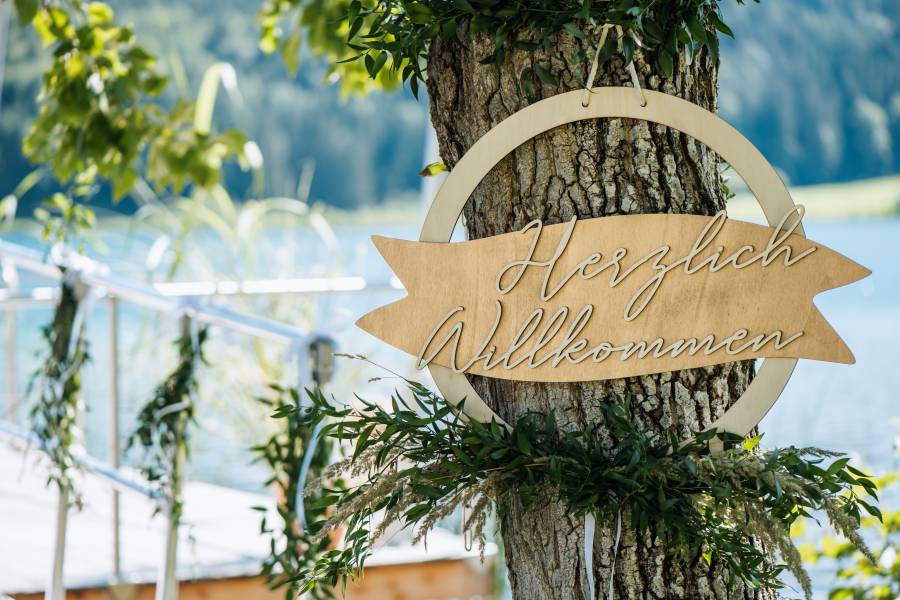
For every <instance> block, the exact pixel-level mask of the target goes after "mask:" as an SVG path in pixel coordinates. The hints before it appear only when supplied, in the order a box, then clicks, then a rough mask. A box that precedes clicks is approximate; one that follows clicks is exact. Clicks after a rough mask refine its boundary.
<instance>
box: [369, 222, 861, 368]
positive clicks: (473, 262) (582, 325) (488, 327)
mask: <svg viewBox="0 0 900 600" xmlns="http://www.w3.org/2000/svg"><path fill="white" fill-rule="evenodd" d="M802 214H803V210H802V207H798V208H797V209H796V210H795V211H793V212H791V213H789V214H788V215H786V216H785V218H784V220H783V221H782V223H781V225H780V226H779V227H765V226H761V225H754V224H751V223H746V222H742V221H733V220H730V219H727V218H726V216H725V213H724V212H722V213H719V214H718V215H716V216H715V217H703V216H691V215H668V214H658V215H636V216H615V217H602V218H594V219H585V220H578V221H576V220H574V219H573V220H572V221H570V222H568V223H560V224H557V225H549V226H541V224H540V223H539V222H534V223H531V224H529V225H528V226H527V227H525V228H524V229H523V230H522V231H519V232H515V233H508V234H504V235H499V236H495V237H490V238H485V239H481V240H474V241H469V242H461V243H424V242H411V241H405V240H398V239H391V238H384V237H377V236H376V237H375V238H373V240H374V242H375V245H376V246H377V247H378V250H379V251H380V252H381V254H382V255H383V256H384V258H385V260H387V262H388V264H390V266H391V267H392V268H393V270H394V272H395V273H396V274H397V276H398V277H399V279H400V280H401V281H402V282H403V284H404V285H405V286H406V289H407V291H408V296H407V297H405V298H403V299H402V300H399V301H397V302H394V303H393V304H389V305H387V306H384V307H382V308H379V309H377V310H375V311H372V312H370V313H369V314H367V315H365V316H364V317H362V318H361V319H360V320H359V321H358V323H357V325H359V326H360V327H361V328H362V329H364V330H366V331H368V332H369V333H371V334H372V335H374V336H376V337H378V338H380V339H382V340H384V341H385V342H387V343H389V344H391V345H392V346H395V347H397V348H399V349H401V350H404V351H406V352H408V353H410V354H412V355H413V356H416V357H417V358H418V362H417V366H418V367H420V368H421V367H424V366H427V365H428V364H436V365H441V366H445V367H449V368H451V369H452V370H453V371H455V372H457V373H461V372H466V373H473V374H478V375H486V376H489V377H497V378H501V379H515V380H521V381H545V382H550V381H554V382H566V381H591V380H601V379H614V378H621V377H629V376H635V375H645V374H650V373H661V372H665V371H675V370H680V369H686V368H693V367H700V366H705V365H713V364H718V363H725V362H731V361H734V360H743V359H753V358H761V357H783V358H810V359H816V360H824V361H832V362H840V363H852V362H853V361H854V359H853V354H852V353H851V352H850V350H849V349H848V348H847V346H846V344H844V342H843V341H842V340H841V339H840V337H838V335H837V334H836V333H835V331H834V330H833V329H832V328H831V327H830V326H829V325H828V323H827V322H826V321H825V319H824V318H823V317H822V315H821V314H820V313H819V311H818V310H817V309H816V307H815V305H814V304H813V301H812V300H813V296H815V295H816V294H818V293H819V292H821V291H824V290H828V289H831V288H835V287H839V286H842V285H846V284H848V283H851V282H854V281H856V280H859V279H861V278H863V277H865V276H867V275H868V274H869V271H868V269H866V268H864V267H862V266H860V265H858V264H857V263H855V262H853V261H852V260H850V259H848V258H846V257H844V256H842V255H840V254H838V253H837V252H834V251H833V250H830V249H828V248H826V247H824V246H822V245H821V244H817V243H816V242H814V241H811V240H808V239H806V238H804V237H802V236H800V235H795V234H794V233H793V231H794V230H795V229H796V228H797V225H798V224H799V222H800V218H801V217H802Z"/></svg>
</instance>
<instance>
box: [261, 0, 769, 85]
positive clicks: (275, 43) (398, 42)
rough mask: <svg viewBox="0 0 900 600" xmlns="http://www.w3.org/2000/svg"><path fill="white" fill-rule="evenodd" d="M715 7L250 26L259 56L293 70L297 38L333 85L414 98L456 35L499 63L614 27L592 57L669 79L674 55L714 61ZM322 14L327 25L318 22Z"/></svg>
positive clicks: (431, 8) (583, 3)
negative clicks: (487, 48) (365, 82)
mask: <svg viewBox="0 0 900 600" xmlns="http://www.w3.org/2000/svg"><path fill="white" fill-rule="evenodd" d="M736 2H737V3H738V4H744V0H736ZM754 2H757V3H758V2H759V0H754ZM718 4H719V3H718V2H717V1H716V0H681V1H679V2H659V1H658V0H616V1H611V0H516V1H515V2H511V1H504V0H340V1H339V2H328V3H326V2H323V1H322V0H277V1H276V0H265V1H264V2H263V3H262V6H261V8H260V11H259V15H258V20H259V22H260V25H261V28H262V34H261V43H260V45H261V47H262V48H263V49H264V50H266V51H267V52H274V51H275V50H276V49H277V50H280V51H281V53H282V55H283V56H284V57H285V59H286V61H287V63H288V65H289V66H291V68H292V69H296V64H297V55H298V53H299V50H300V47H301V44H302V39H303V38H304V37H306V38H307V39H310V40H312V46H313V49H314V51H316V52H318V53H319V54H325V55H327V56H329V57H330V58H336V57H342V58H341V60H337V61H336V64H335V65H334V71H336V72H337V73H339V74H341V75H342V76H344V77H347V76H348V75H349V74H351V73H352V72H359V73H361V74H362V73H365V74H366V75H368V76H369V77H371V78H372V79H379V80H381V81H384V82H396V81H398V80H399V81H402V82H404V83H405V82H409V84H410V88H411V90H412V92H413V93H414V94H415V95H416V96H418V91H419V85H420V83H422V82H425V81H426V80H427V64H428V55H429V50H430V46H431V42H432V41H434V40H435V39H436V38H438V37H443V38H444V39H453V38H455V37H456V36H457V35H458V34H462V35H466V36H468V37H470V38H471V39H474V38H475V37H476V36H478V35H482V34H483V35H490V36H491V37H492V38H493V42H494V48H493V52H492V53H491V54H489V55H488V56H486V57H484V58H483V60H482V61H481V62H482V63H483V64H501V63H502V62H503V59H504V56H505V55H506V54H507V53H508V52H509V51H510V50H513V49H515V50H524V51H526V52H533V51H536V50H540V49H545V50H547V53H548V54H550V55H552V54H553V36H555V35H556V34H558V33H562V32H566V33H568V34H570V35H572V36H574V37H575V38H578V39H579V40H581V41H582V42H589V43H590V44H592V43H594V40H591V39H590V38H591V36H592V35H593V33H594V24H608V25H615V26H617V27H619V28H620V30H621V31H622V32H623V35H622V37H621V40H617V39H614V38H613V36H610V37H609V38H608V39H607V41H606V43H605V44H604V46H603V48H600V49H599V50H600V58H601V59H602V61H606V60H607V59H609V58H610V57H611V56H612V55H613V54H615V53H616V52H617V49H618V48H619V47H620V46H621V52H622V54H623V56H624V59H625V63H626V64H627V63H629V62H631V59H632V57H633V56H634V55H635V53H636V52H637V51H638V48H643V50H644V52H645V54H646V57H647V62H648V63H649V64H652V65H654V66H655V68H656V69H657V70H658V72H659V73H660V74H662V75H663V76H665V77H671V75H672V73H673V70H674V65H675V64H677V62H678V60H679V55H680V54H681V53H684V54H685V55H686V57H687V58H688V59H691V58H693V57H694V56H696V55H697V54H698V53H699V52H700V51H701V50H706V51H707V52H708V53H709V54H710V56H711V57H712V58H713V60H717V59H718V53H719V43H718V37H717V33H719V32H720V33H723V34H725V35H727V36H729V37H733V34H732V31H731V29H730V28H729V27H728V25H726V24H725V23H724V21H723V20H722V15H721V13H720V10H719V6H718ZM323 11H327V12H326V14H327V15H328V18H320V17H319V15H320V14H321V13H322V12H323ZM297 13H299V14H297ZM572 59H573V62H574V63H575V64H586V63H587V62H588V57H587V52H586V49H585V48H581V49H577V50H575V51H574V54H573V55H572ZM548 67H549V65H548V64H547V63H544V65H541V64H538V63H535V64H534V65H533V66H529V67H526V68H525V70H523V71H522V73H520V75H519V78H520V81H522V82H523V83H528V82H530V81H531V80H533V79H535V78H536V79H538V80H540V81H542V82H544V83H546V84H548V85H552V86H557V85H558V82H557V80H556V78H555V77H554V76H553V74H552V73H551V72H550V69H549V68H548Z"/></svg>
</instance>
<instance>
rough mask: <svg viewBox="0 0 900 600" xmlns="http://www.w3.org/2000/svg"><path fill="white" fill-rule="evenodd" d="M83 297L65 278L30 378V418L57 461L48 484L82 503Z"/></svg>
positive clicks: (85, 355)
mask: <svg viewBox="0 0 900 600" xmlns="http://www.w3.org/2000/svg"><path fill="white" fill-rule="evenodd" d="M82 302H83V299H82V298H81V295H80V294H79V290H78V284H77V283H73V282H69V281H68V280H66V279H63V283H62V285H61V286H60V296H59V302H58V303H57V305H56V310H55V312H54V313H53V320H52V321H51V322H50V323H49V324H48V325H46V326H45V327H44V328H43V331H42V334H41V335H42V337H43V339H44V342H45V343H46V345H47V348H48V352H47V356H46V357H45V358H44V362H43V365H42V366H41V368H40V369H39V370H38V371H36V372H35V373H34V375H33V376H32V379H31V382H30V383H29V392H30V391H31V390H32V389H34V387H35V386H36V387H37V388H38V390H39V393H38V398H37V402H36V403H35V405H34V406H33V407H32V409H31V413H30V417H31V428H32V432H33V433H34V435H35V436H36V437H37V439H38V442H39V443H40V446H41V448H42V449H43V450H44V451H45V452H46V453H47V454H48V455H49V457H50V462H51V464H52V468H51V471H50V475H49V478H48V481H47V483H48V484H49V483H51V482H53V483H56V485H57V486H58V487H59V489H61V490H64V489H65V490H69V491H70V492H72V493H73V496H74V498H75V502H76V503H80V497H79V495H78V494H77V491H76V490H75V489H74V486H73V480H72V476H73V473H74V472H75V471H76V470H77V469H78V462H77V461H76V460H75V458H74V456H73V454H72V448H73V447H74V446H75V445H76V444H77V442H78V439H77V426H78V423H77V421H78V413H79V411H80V410H81V408H82V401H81V374H80V373H81V367H82V366H84V364H85V363H86V362H87V361H88V360H89V355H88V345H87V341H86V340H85V339H84V337H83V327H81V326H80V325H79V324H76V322H75V321H76V315H77V314H78V309H79V306H80V305H81V303H82ZM76 327H78V330H77V331H76V330H75V328H76ZM73 337H74V338H75V341H73Z"/></svg>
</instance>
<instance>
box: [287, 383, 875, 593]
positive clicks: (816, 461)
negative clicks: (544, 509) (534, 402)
mask: <svg viewBox="0 0 900 600" xmlns="http://www.w3.org/2000/svg"><path fill="white" fill-rule="evenodd" d="M407 384H408V386H409V390H410V391H411V402H410V401H407V400H406V399H405V398H404V397H403V396H402V395H400V394H399V393H396V394H395V395H394V396H393V397H392V411H387V410H385V409H383V408H381V407H379V406H377V405H375V404H371V403H368V402H365V401H363V402H362V407H361V408H346V407H341V408H335V407H334V406H332V404H330V403H329V402H328V401H327V400H326V398H325V397H324V396H323V394H322V393H321V391H319V390H312V391H308V392H307V393H308V396H309V398H310V401H311V403H312V406H313V416H311V417H310V419H311V421H310V422H311V423H315V422H317V421H318V420H321V419H328V420H329V424H327V425H325V426H324V428H323V433H325V434H327V435H328V436H330V437H332V438H334V439H335V440H355V447H354V451H353V455H352V456H351V457H350V458H347V459H346V460H344V461H342V462H339V463H337V464H335V465H332V466H331V467H329V468H328V469H326V470H325V472H324V473H323V476H322V480H321V481H320V482H318V484H317V485H310V486H309V487H308V488H307V490H308V492H309V493H311V494H324V495H323V496H322V498H321V501H322V502H325V501H330V502H333V503H334V506H335V510H334V512H333V514H331V515H330V516H329V517H328V518H327V519H326V520H324V521H323V522H321V523H318V524H316V525H315V526H314V529H313V530H314V531H317V532H318V534H317V535H318V537H317V538H316V539H317V540H318V541H321V540H324V539H325V537H326V536H327V535H328V533H329V532H330V531H332V530H334V529H335V528H337V527H339V526H343V525H345V524H346V527H347V530H346V537H345V544H344V547H343V549H333V550H328V551H326V552H325V553H323V554H322V555H321V557H319V559H318V560H317V561H316V563H315V566H314V567H309V566H303V567H301V568H300V569H297V570H296V571H294V572H293V573H292V578H293V579H294V580H296V581H298V582H300V586H301V589H304V590H306V589H315V587H316V586H317V585H320V584H329V585H332V586H334V585H336V584H337V583H338V582H341V581H346V580H347V579H352V578H354V577H356V576H358V575H359V574H360V573H361V571H362V569H363V567H364V563H365V560H366V557H367V556H368V554H369V552H370V550H371V548H372V544H373V542H374V541H375V540H377V539H378V538H379V537H380V536H381V535H382V534H383V533H384V532H385V530H386V528H387V527H388V526H389V525H390V524H391V523H394V522H401V523H402V524H404V525H405V526H408V527H415V528H416V534H415V537H414V540H418V539H421V538H423V537H424V536H425V535H426V534H427V533H428V531H429V530H430V529H432V528H433V527H434V526H435V524H436V523H437V522H438V521H439V520H440V519H442V518H443V517H445V516H447V515H449V514H450V513H451V512H452V511H453V510H454V509H456V508H457V507H459V506H463V505H468V506H471V507H472V509H471V517H470V519H469V520H468V521H467V523H466V525H465V527H466V533H468V534H469V535H470V536H471V537H472V538H473V539H475V540H478V541H479V542H480V544H481V546H482V548H483V547H484V543H485V533H484V527H485V524H486V522H487V518H488V516H489V513H490V511H491V509H492V505H493V503H494V502H496V506H497V509H498V511H499V513H500V515H501V516H502V515H503V514H505V511H507V510H508V509H509V507H510V503H512V502H520V503H521V504H522V505H523V507H524V508H525V509H526V510H527V509H528V508H529V507H531V506H532V505H534V503H535V501H540V500H541V498H545V497H546V495H547V492H548V490H555V494H556V495H557V497H559V498H561V499H563V500H564V501H565V502H567V503H568V505H569V507H570V510H571V512H572V513H573V514H575V515H585V514H587V513H594V514H596V515H597V517H598V519H614V518H615V515H616V513H617V512H618V511H619V509H620V508H621V509H622V510H623V514H626V515H629V517H630V520H631V525H632V527H633V528H634V529H635V530H637V531H638V532H639V533H644V532H646V531H647V530H648V528H649V527H651V526H654V527H655V530H656V532H657V534H659V535H663V536H665V538H666V544H667V546H668V547H669V548H671V549H672V554H673V556H675V557H676V559H677V560H682V561H692V560H694V559H696V558H697V557H698V556H703V558H704V559H705V560H706V561H707V562H710V563H711V562H712V561H719V562H721V563H723V564H724V565H726V566H727V568H728V570H729V572H730V574H731V577H733V578H738V579H741V580H743V581H745V582H747V583H749V584H751V585H753V586H762V587H767V588H779V587H781V586H782V584H781V582H780V580H779V575H780V573H781V572H782V571H783V570H784V569H785V568H787V569H789V570H790V571H791V572H792V573H793V574H794V575H795V576H796V577H797V579H798V580H799V581H800V582H801V584H802V586H803V589H804V592H805V594H806V596H807V597H810V596H811V591H810V590H811V585H810V580H809V577H808V575H807V574H806V572H805V571H804V569H803V566H802V564H801V559H800V554H799V552H798V550H797V548H796V547H795V546H794V544H793V543H792V541H791V538H790V534H789V529H790V525H791V524H792V523H793V522H794V521H795V520H796V519H797V518H798V517H801V516H810V514H811V513H812V512H813V511H823V512H824V514H825V515H826V516H827V518H828V520H829V521H830V522H831V524H832V526H833V527H834V528H835V530H836V531H837V532H839V533H840V534H842V535H843V536H844V537H846V538H847V539H848V540H850V541H851V542H852V544H853V545H854V547H856V548H858V549H859V550H860V551H861V552H863V553H864V554H865V555H866V556H868V557H870V558H871V553H870V552H869V551H868V549H867V548H866V545H865V543H864V542H863V540H862V538H861V537H860V536H859V533H858V528H859V524H860V519H861V514H862V512H866V513H869V514H870V515H873V516H875V517H877V518H880V512H879V511H878V509H877V508H876V507H875V506H873V505H872V504H870V503H868V502H866V501H865V500H864V499H863V497H864V496H865V495H866V494H868V495H869V496H872V497H875V496H876V489H875V485H874V483H873V482H872V480H871V479H870V478H869V476H867V475H866V474H864V473H862V472H861V471H859V470H857V469H855V468H854V467H852V466H850V465H849V464H848V461H849V459H848V458H847V457H843V456H841V455H839V454H836V453H832V452H828V451H825V450H820V449H817V448H799V449H798V448H786V449H780V450H769V451H765V452H759V451H758V450H755V449H754V447H755V446H756V444H757V443H758V442H759V438H758V437H757V438H754V439H752V440H748V441H744V440H742V439H741V438H739V437H738V436H734V435H727V434H726V435H724V436H722V437H723V440H722V441H723V442H724V448H725V449H724V450H723V451H722V452H716V453H714V452H711V450H710V442H711V441H712V439H713V438H714V434H713V433H711V432H704V433H701V434H699V435H698V436H697V438H696V439H694V440H692V441H690V442H686V443H683V442H679V441H678V440H677V439H675V438H674V436H672V437H671V438H670V439H667V440H659V439H655V438H653V437H652V436H650V435H648V434H647V433H646V432H645V431H643V430H642V429H641V428H640V427H639V426H638V424H637V423H636V422H635V421H634V420H633V419H632V417H631V416H630V415H631V412H630V409H629V406H628V402H627V401H621V402H615V403H609V404H602V405H600V407H599V408H600V409H601V410H602V414H603V416H604V418H605V423H606V426H607V427H608V428H609V431H610V432H611V435H612V436H613V439H614V440H617V443H616V445H615V447H614V448H613V449H612V450H607V449H605V448H603V447H601V445H600V444H599V443H598V442H597V440H596V439H595V438H594V436H593V435H592V432H590V431H587V432H560V431H559V430H558V429H557V426H556V422H555V419H554V416H553V414H552V413H551V414H550V415H547V416H542V415H537V414H529V415H526V416H523V417H522V418H520V419H519V420H518V421H517V422H516V423H515V425H514V426H512V427H510V428H506V427H504V426H501V425H499V424H498V423H496V422H493V421H492V422H491V423H480V422H477V421H472V420H464V419H463V418H461V417H460V416H459V414H460V411H461V410H462V408H463V403H462V402H460V403H459V404H457V405H452V404H450V403H448V402H447V401H445V400H444V399H443V398H440V397H438V396H436V395H435V394H433V393H432V392H430V391H429V390H428V389H426V388H425V387H423V386H422V385H420V384H417V383H415V382H407ZM294 410H295V409H294V408H292V407H287V408H285V412H286V413H287V412H290V413H293V412H294ZM825 459H835V460H833V461H832V462H831V463H830V464H829V465H827V466H826V465H823V464H822V463H823V461H824V460H825ZM339 475H344V476H345V478H346V479H348V480H349V481H351V482H352V481H354V478H360V477H364V481H362V482H361V483H359V484H358V485H352V486H350V487H349V488H347V489H333V488H331V487H329V486H328V484H327V482H328V480H329V479H331V478H334V477H337V476H339ZM379 511H384V517H383V520H382V521H381V522H380V524H379V525H378V526H377V527H376V528H375V529H374V531H370V520H371V518H372V517H373V516H375V515H376V513H378V512H379ZM754 540H758V541H760V542H762V545H763V546H765V547H766V548H770V549H773V550H775V551H777V553H778V554H779V555H780V557H781V560H782V561H783V563H784V564H775V563H772V562H771V561H770V559H769V558H768V557H767V556H766V554H765V553H763V552H762V551H761V550H760V549H759V547H758V546H757V544H755V543H754Z"/></svg>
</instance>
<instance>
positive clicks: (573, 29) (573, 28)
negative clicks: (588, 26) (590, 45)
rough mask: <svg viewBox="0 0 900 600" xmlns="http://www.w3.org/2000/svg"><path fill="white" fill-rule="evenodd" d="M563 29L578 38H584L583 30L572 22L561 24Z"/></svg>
mask: <svg viewBox="0 0 900 600" xmlns="http://www.w3.org/2000/svg"><path fill="white" fill-rule="evenodd" d="M563 29H565V30H566V31H568V32H569V33H571V34H572V35H574V36H575V37H576V38H578V39H579V40H584V39H585V36H584V32H583V31H581V28H580V27H578V26H577V25H575V24H574V23H566V24H565V25H563Z"/></svg>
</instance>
